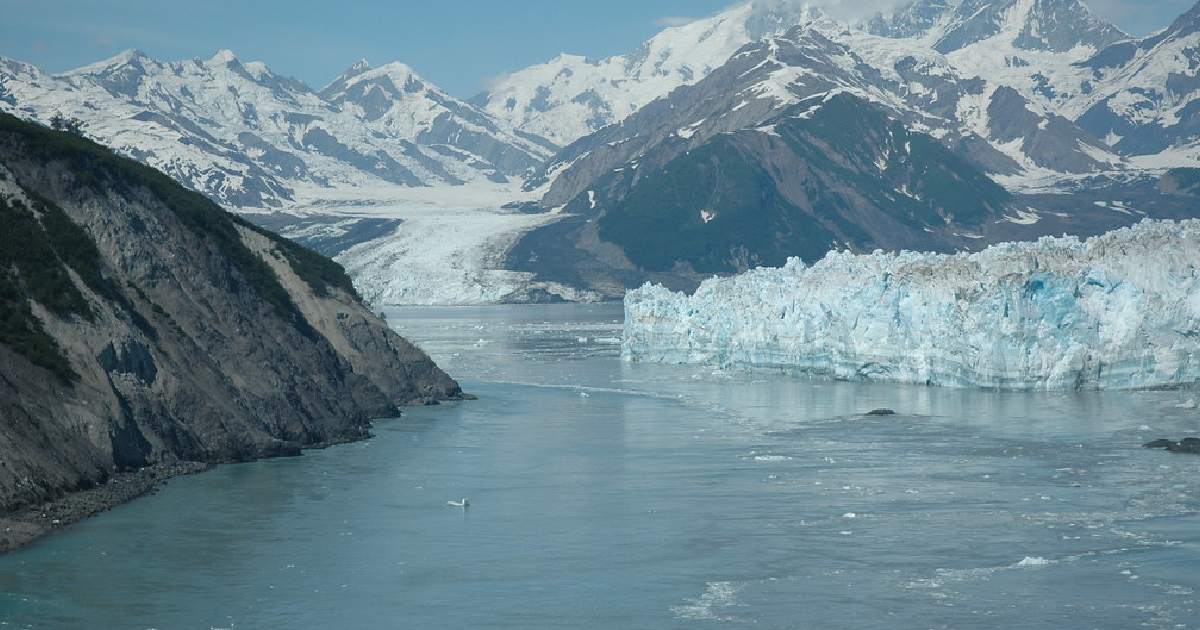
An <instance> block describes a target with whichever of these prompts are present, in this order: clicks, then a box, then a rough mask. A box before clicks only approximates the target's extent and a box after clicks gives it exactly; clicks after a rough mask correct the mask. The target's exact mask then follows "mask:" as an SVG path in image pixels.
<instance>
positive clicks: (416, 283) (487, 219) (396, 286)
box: [284, 182, 597, 307]
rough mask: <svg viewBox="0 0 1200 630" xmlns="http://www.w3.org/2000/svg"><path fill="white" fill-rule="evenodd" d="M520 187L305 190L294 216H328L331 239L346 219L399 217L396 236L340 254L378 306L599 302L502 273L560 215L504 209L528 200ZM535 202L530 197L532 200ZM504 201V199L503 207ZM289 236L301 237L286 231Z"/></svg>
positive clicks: (522, 275)
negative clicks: (517, 246) (515, 248)
mask: <svg viewBox="0 0 1200 630" xmlns="http://www.w3.org/2000/svg"><path fill="white" fill-rule="evenodd" d="M519 186H520V185H519V183H518V184H492V183H486V182H479V183H472V184H467V185H465V186H456V187H453V188H451V187H430V188H415V189H404V188H399V187H381V188H378V189H361V188H360V189H345V190H343V191H341V192H342V193H343V195H344V196H342V197H336V196H334V195H335V194H336V193H337V192H338V191H336V190H328V189H321V188H315V187H314V188H312V189H305V190H302V191H301V194H303V195H305V197H306V198H305V199H304V200H303V201H302V202H301V204H300V205H299V206H297V207H295V208H289V210H288V212H289V213H295V214H297V215H298V216H301V217H304V216H320V217H328V218H329V220H330V223H329V224H328V225H327V226H324V227H318V228H315V229H314V228H311V227H309V228H306V230H307V231H309V232H313V231H321V230H325V231H327V232H328V233H330V234H332V235H337V234H338V233H340V232H342V231H343V229H344V228H343V224H344V223H345V222H346V221H353V220H357V219H363V218H369V219H397V220H399V221H400V223H399V225H398V226H397V227H396V229H395V231H394V232H393V233H391V234H388V235H385V236H381V237H379V238H375V239H372V240H369V241H366V242H363V243H359V244H357V245H354V246H353V247H351V248H349V249H347V250H346V251H343V252H341V253H340V254H338V255H337V256H335V257H334V260H336V261H338V262H339V263H341V264H342V265H343V266H344V267H345V268H346V271H347V272H348V273H349V274H350V277H351V278H353V280H354V285H355V287H356V288H357V289H358V290H359V293H361V294H362V296H363V298H365V299H366V300H367V301H368V302H369V303H371V304H372V305H374V306H377V307H379V306H400V305H409V306H413V305H416V306H433V305H439V306H451V305H455V306H456V305H478V304H496V303H504V302H527V301H539V300H545V299H548V298H549V299H554V298H555V296H556V297H557V298H559V299H564V300H568V301H594V300H595V299H597V298H596V296H594V295H592V294H591V293H589V292H586V291H580V290H577V289H573V288H571V287H567V286H564V285H560V284H557V283H551V282H538V281H534V279H533V275H532V274H529V273H522V272H515V271H507V270H504V269H502V266H503V263H504V258H505V255H506V254H507V252H508V249H509V248H510V247H511V246H512V245H513V243H515V242H516V240H517V239H518V238H519V237H520V236H521V235H522V234H524V233H525V232H527V231H529V230H532V229H534V228H536V227H539V226H541V225H544V224H546V223H550V222H552V221H555V220H557V219H559V218H561V215H554V214H550V213H540V214H526V213H522V212H520V211H518V210H514V209H510V208H503V207H501V204H503V203H505V202H507V201H528V200H529V199H526V198H525V197H531V195H530V194H528V193H521V191H520V189H519ZM531 198H532V197H531ZM498 200H500V202H499V203H498ZM284 234H285V235H286V236H291V237H297V236H304V234H303V233H300V232H298V231H297V232H293V231H289V230H286V229H285V230H284Z"/></svg>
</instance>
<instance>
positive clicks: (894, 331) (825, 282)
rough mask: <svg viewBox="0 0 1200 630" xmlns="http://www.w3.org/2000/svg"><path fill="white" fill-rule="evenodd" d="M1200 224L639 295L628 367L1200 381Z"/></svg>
mask: <svg viewBox="0 0 1200 630" xmlns="http://www.w3.org/2000/svg"><path fill="white" fill-rule="evenodd" d="M1198 266H1200V220H1188V221H1180V222H1175V221H1151V220H1147V221H1143V222H1141V223H1139V224H1137V225H1135V226H1132V227H1129V228H1124V229H1120V230H1116V231H1113V232H1109V233H1107V234H1104V235H1101V236H1096V237H1093V238H1090V239H1088V240H1083V241H1081V240H1079V239H1078V238H1075V237H1060V238H1051V237H1047V238H1042V239H1041V240H1039V241H1037V242H1033V243H1005V244H1000V245H995V246H992V247H989V248H987V249H985V250H983V251H980V252H977V253H973V254H966V253H960V254H950V255H943V254H927V253H917V252H900V253H896V254H891V253H883V252H875V253H872V254H860V255H855V254H851V253H848V252H832V253H830V254H829V255H827V256H826V257H825V258H824V259H822V260H820V261H819V262H817V263H815V264H813V265H812V266H806V265H805V264H804V263H803V262H802V261H800V260H799V259H792V260H789V261H788V263H787V264H786V265H785V266H784V267H782V268H772V269H767V268H760V269H755V270H751V271H748V272H746V273H743V274H741V275H737V276H733V277H727V278H713V279H710V280H707V281H705V282H704V283H703V284H702V285H701V286H700V287H699V289H698V290H697V291H696V292H695V293H694V294H693V295H691V296H688V295H686V294H683V293H675V292H672V291H670V290H668V289H665V288H663V287H661V286H656V285H646V286H643V287H642V288H640V289H637V290H634V291H631V292H630V293H629V294H628V295H627V296H626V298H625V337H624V342H623V354H624V357H625V358H626V359H627V360H631V361H646V362H665V363H699V364H707V365H715V366H720V367H755V368H783V369H786V370H790V371H796V372H799V373H803V374H811V375H819V376H827V377H832V378H837V379H850V380H867V381H887V382H897V383H913V384H924V385H945V386H956V387H984V388H994V389H1002V390H1094V389H1143V388H1156V387H1170V386H1180V385H1186V384H1194V383H1196V382H1197V381H1200V280H1198V275H1197V267H1198Z"/></svg>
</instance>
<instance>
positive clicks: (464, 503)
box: [446, 499, 471, 508]
mask: <svg viewBox="0 0 1200 630" xmlns="http://www.w3.org/2000/svg"><path fill="white" fill-rule="evenodd" d="M446 505H449V506H450V507H456V508H468V507H471V501H470V499H460V500H458V501H447V502H446Z"/></svg>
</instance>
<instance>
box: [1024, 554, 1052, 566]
mask: <svg viewBox="0 0 1200 630" xmlns="http://www.w3.org/2000/svg"><path fill="white" fill-rule="evenodd" d="M1050 563H1051V561H1050V560H1047V559H1045V558H1043V557H1041V556H1025V559H1024V560H1022V561H1020V562H1018V563H1017V566H1019V567H1044V566H1046V565H1048V564H1050Z"/></svg>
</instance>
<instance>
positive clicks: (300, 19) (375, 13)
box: [0, 0, 1195, 97]
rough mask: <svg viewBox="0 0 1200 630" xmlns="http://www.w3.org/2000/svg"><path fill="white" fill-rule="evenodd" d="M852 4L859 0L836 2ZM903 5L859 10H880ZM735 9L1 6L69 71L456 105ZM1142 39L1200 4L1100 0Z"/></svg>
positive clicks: (574, 4) (667, 0) (78, 2)
mask: <svg viewBox="0 0 1200 630" xmlns="http://www.w3.org/2000/svg"><path fill="white" fill-rule="evenodd" d="M825 1H826V2H843V3H849V2H850V0H825ZM889 1H894V0H854V1H853V6H863V7H870V6H872V3H876V4H881V3H887V2H889ZM730 4H732V0H420V1H417V0H393V1H386V0H373V1H352V0H341V1H339V2H304V1H298V0H291V1H284V0H244V1H241V2H237V1H231V0H209V1H205V0H154V1H151V0H120V1H100V0H49V1H47V0H0V16H3V20H0V55H3V56H7V57H12V58H15V59H20V60H22V61H28V62H30V63H33V64H36V65H38V66H40V67H42V68H43V69H45V70H48V71H51V72H59V71H63V70H67V69H70V68H74V67H77V66H80V65H84V64H87V63H90V62H93V61H97V60H99V59H103V58H105V57H109V56H111V55H113V54H115V53H118V52H120V51H122V50H124V49H127V48H140V49H141V50H143V51H145V52H146V53H147V54H149V55H151V56H153V57H156V58H159V59H171V60H174V59H186V58H191V57H208V56H210V55H211V54H212V53H213V52H215V51H216V50H218V49H221V48H230V49H232V50H234V51H235V52H236V53H237V54H238V56H239V57H240V58H242V59H243V60H245V61H251V60H262V61H265V62H266V63H267V65H269V66H271V68H272V69H274V70H275V71H276V72H279V73H281V74H286V75H290V76H294V77H296V78H299V79H302V80H304V81H305V82H307V83H309V84H310V85H312V86H313V87H320V86H322V85H324V84H325V83H326V82H328V81H329V80H330V79H332V78H333V77H334V76H336V75H337V74H338V73H340V72H341V71H342V70H343V69H345V68H346V67H348V66H349V65H351V64H352V63H354V62H355V61H357V60H358V59H360V58H363V57H366V58H367V59H369V60H370V61H371V62H372V63H373V64H376V65H379V64H382V63H386V62H388V61H392V60H399V61H403V62H405V63H407V64H409V65H411V66H413V67H414V68H416V69H417V71H418V72H420V73H421V74H423V75H425V77H426V78H428V79H430V80H432V81H433V82H435V83H437V84H439V85H441V86H442V87H443V88H445V89H446V90H447V91H449V92H451V93H452V94H455V95H457V96H462V97H467V96H471V95H473V94H475V93H476V92H478V91H479V90H480V89H481V88H482V87H483V86H484V85H486V83H487V81H488V79H489V78H491V77H494V76H496V75H499V74H502V73H505V72H509V71H512V70H516V69H519V68H522V67H524V66H527V65H529V64H532V63H537V62H540V61H545V60H546V59H549V58H551V57H553V56H554V55H556V54H557V53H559V52H572V53H576V54H583V55H589V56H594V57H602V56H606V55H611V54H617V53H622V52H626V51H629V50H631V49H633V48H634V47H636V46H637V45H638V44H639V43H640V42H642V41H643V40H645V39H646V38H647V37H649V36H650V35H652V34H653V33H654V32H656V31H657V30H659V29H660V28H662V25H663V24H665V23H668V22H670V21H671V20H669V19H668V18H686V17H693V16H703V15H708V14H711V13H714V12H716V11H719V10H720V9H722V8H724V7H725V6H728V5H730ZM1089 4H1090V5H1091V6H1092V7H1093V8H1094V9H1095V10H1096V12H1097V13H1099V14H1101V15H1102V16H1104V17H1106V18H1109V19H1111V20H1113V21H1114V22H1116V23H1117V25H1118V26H1121V27H1122V28H1124V29H1126V30H1127V31H1129V32H1132V33H1134V34H1138V35H1140V34H1144V33H1147V32H1150V31H1152V30H1154V29H1157V28H1161V27H1163V26H1166V25H1167V24H1168V23H1169V22H1170V21H1171V20H1173V19H1174V18H1175V17H1176V16H1178V15H1179V14H1181V13H1183V12H1184V11H1186V10H1187V9H1188V8H1190V7H1191V6H1192V5H1194V4H1195V0H1090V1H1089Z"/></svg>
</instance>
